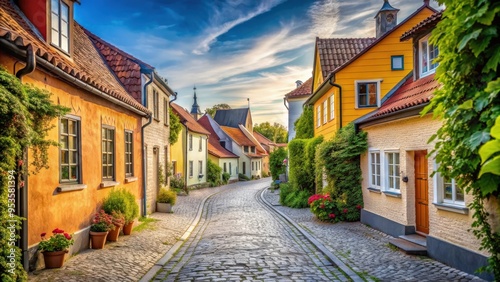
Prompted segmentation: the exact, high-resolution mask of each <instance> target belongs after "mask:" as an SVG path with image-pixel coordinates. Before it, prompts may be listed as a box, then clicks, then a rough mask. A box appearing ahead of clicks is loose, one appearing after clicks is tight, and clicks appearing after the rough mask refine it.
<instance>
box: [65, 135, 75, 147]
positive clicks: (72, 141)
mask: <svg viewBox="0 0 500 282" xmlns="http://www.w3.org/2000/svg"><path fill="white" fill-rule="evenodd" d="M67 138H68V141H69V144H68V148H69V149H76V137H75V136H68V137H67Z"/></svg>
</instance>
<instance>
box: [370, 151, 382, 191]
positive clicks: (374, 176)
mask: <svg viewBox="0 0 500 282" xmlns="http://www.w3.org/2000/svg"><path fill="white" fill-rule="evenodd" d="M369 158H370V159H369V162H370V168H369V177H370V188H377V189H380V152H370V155H369Z"/></svg>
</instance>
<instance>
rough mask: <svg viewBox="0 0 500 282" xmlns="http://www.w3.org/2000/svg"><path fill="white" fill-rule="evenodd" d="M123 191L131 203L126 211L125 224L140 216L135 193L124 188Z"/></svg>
mask: <svg viewBox="0 0 500 282" xmlns="http://www.w3.org/2000/svg"><path fill="white" fill-rule="evenodd" d="M123 193H124V195H125V198H126V199H127V201H128V203H129V204H128V207H129V210H128V211H127V213H125V224H128V223H130V222H132V221H134V219H136V218H137V217H138V216H139V205H138V204H137V202H136V201H135V196H134V194H132V193H130V191H127V190H123Z"/></svg>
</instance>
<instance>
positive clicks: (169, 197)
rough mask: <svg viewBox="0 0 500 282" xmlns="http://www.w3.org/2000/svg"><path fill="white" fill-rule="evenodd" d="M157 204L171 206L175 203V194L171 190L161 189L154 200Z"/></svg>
mask: <svg viewBox="0 0 500 282" xmlns="http://www.w3.org/2000/svg"><path fill="white" fill-rule="evenodd" d="M156 201H157V202H158V203H167V204H171V205H172V206H173V205H175V202H177V193H175V192H174V191H172V190H167V189H165V188H161V189H160V191H159V192H158V197H157V198H156Z"/></svg>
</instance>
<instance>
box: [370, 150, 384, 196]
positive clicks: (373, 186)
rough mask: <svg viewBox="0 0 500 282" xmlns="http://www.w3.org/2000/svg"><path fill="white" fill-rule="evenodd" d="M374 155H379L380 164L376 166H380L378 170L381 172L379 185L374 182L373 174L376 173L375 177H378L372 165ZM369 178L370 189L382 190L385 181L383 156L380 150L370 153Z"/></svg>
mask: <svg viewBox="0 0 500 282" xmlns="http://www.w3.org/2000/svg"><path fill="white" fill-rule="evenodd" d="M372 154H378V163H375V164H376V165H378V170H379V174H378V184H377V183H374V182H373V174H374V173H375V175H377V174H376V172H374V171H373V169H372V164H374V162H373V156H372ZM368 177H369V181H368V182H369V187H370V188H375V189H379V190H380V188H381V187H382V181H383V177H382V154H381V152H380V150H369V151H368Z"/></svg>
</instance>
